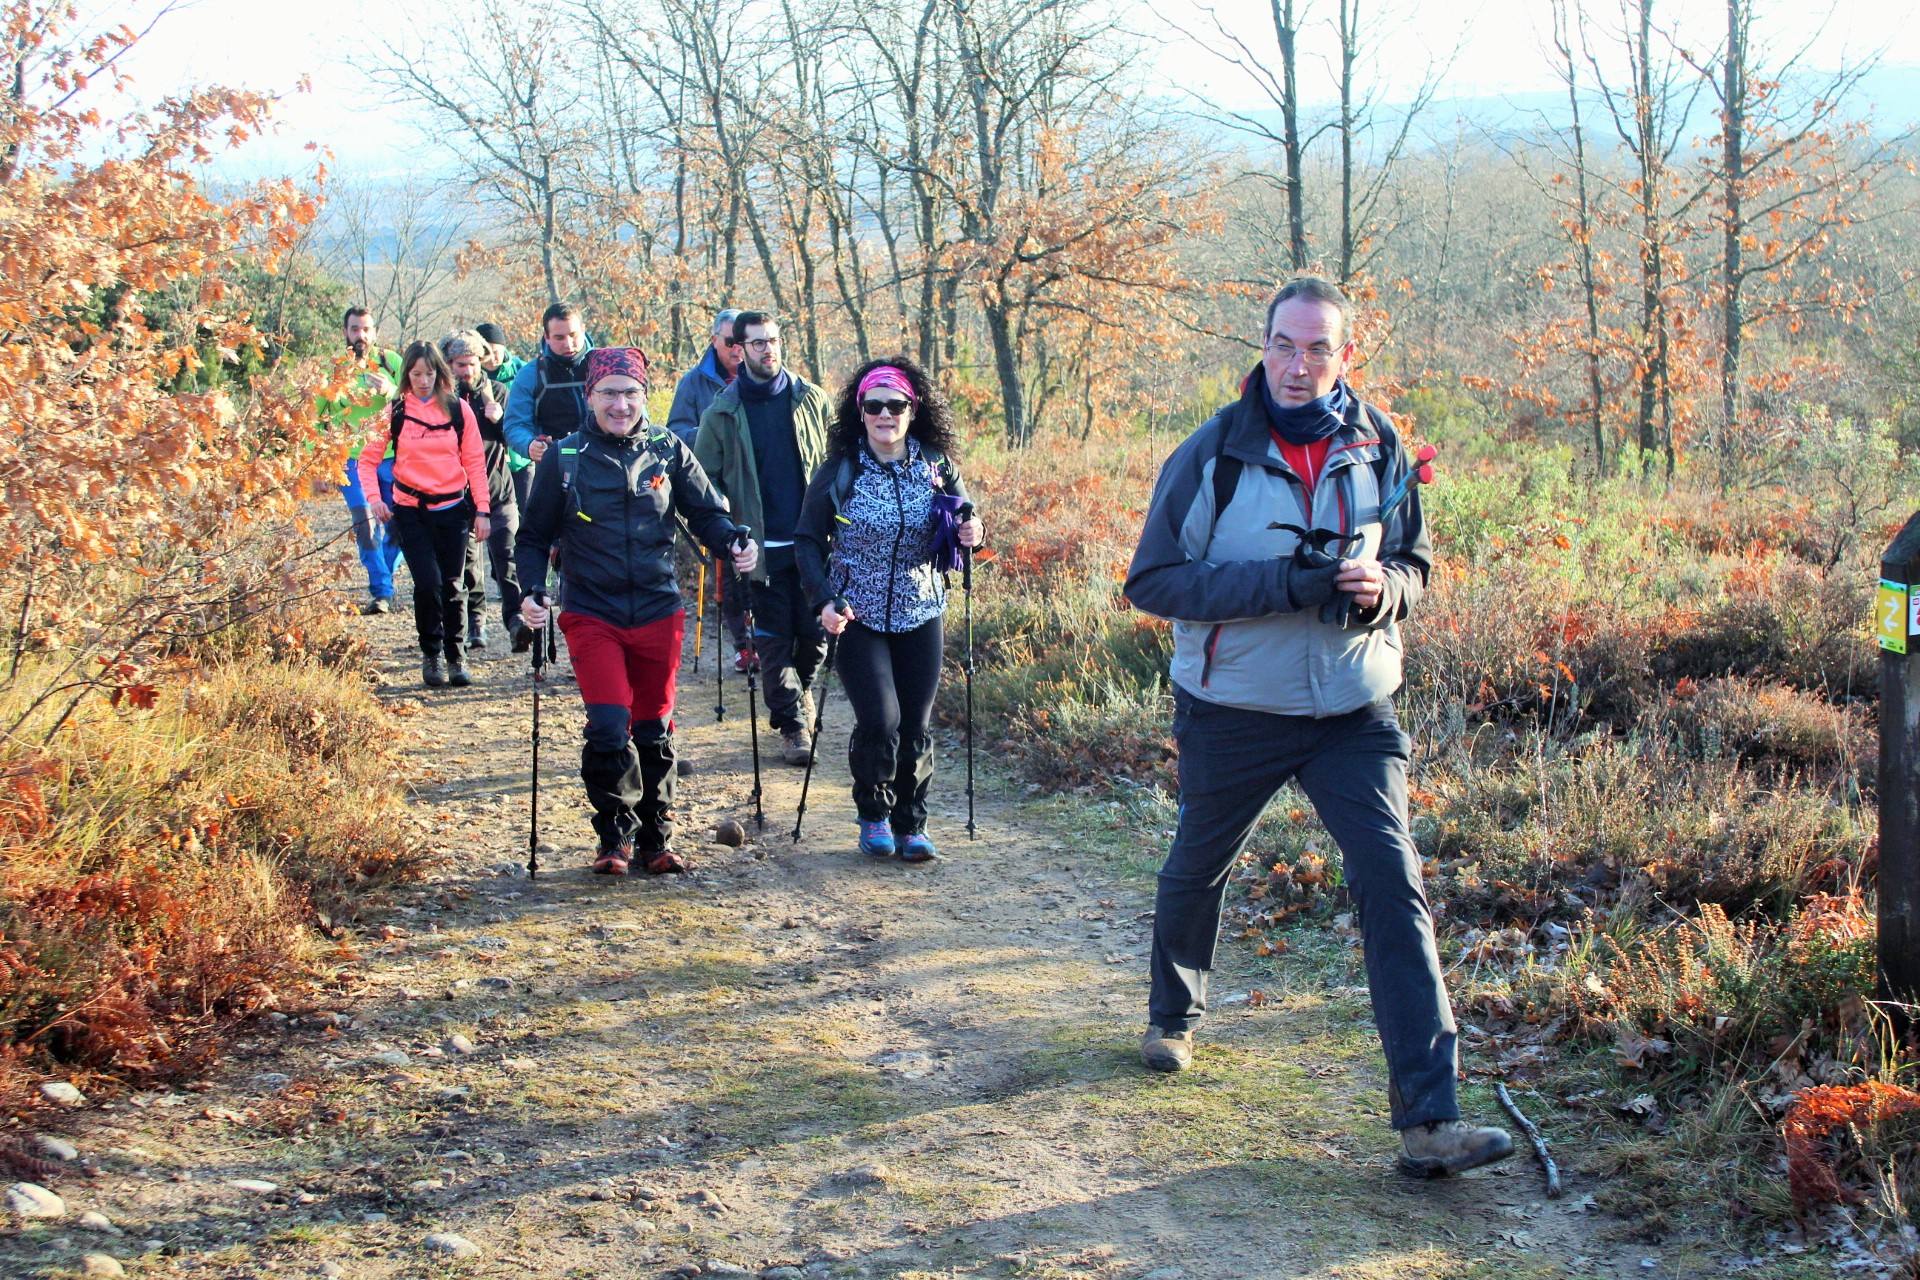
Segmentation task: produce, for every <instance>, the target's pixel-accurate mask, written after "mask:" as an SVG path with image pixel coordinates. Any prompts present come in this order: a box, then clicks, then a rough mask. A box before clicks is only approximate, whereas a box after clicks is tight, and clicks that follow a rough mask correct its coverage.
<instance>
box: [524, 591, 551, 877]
mask: <svg viewBox="0 0 1920 1280" xmlns="http://www.w3.org/2000/svg"><path fill="white" fill-rule="evenodd" d="M535 599H536V600H537V602H538V603H540V604H543V605H544V604H545V603H546V600H547V597H546V593H545V592H541V593H540V594H539V595H538V596H536V597H535ZM543 640H544V643H542V641H543ZM555 657H556V650H555V646H554V639H553V615H552V614H551V613H549V614H548V615H547V626H546V635H545V636H544V637H543V636H535V637H534V638H533V807H532V811H531V813H530V814H529V815H528V819H527V879H529V880H535V879H538V878H539V876H540V684H541V682H542V680H544V679H545V677H546V669H547V664H548V663H549V662H552V661H553V660H554V658H555Z"/></svg>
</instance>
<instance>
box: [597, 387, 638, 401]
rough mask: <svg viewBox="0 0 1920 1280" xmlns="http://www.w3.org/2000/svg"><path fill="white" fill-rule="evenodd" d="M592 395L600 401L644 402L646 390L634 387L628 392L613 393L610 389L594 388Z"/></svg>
mask: <svg viewBox="0 0 1920 1280" xmlns="http://www.w3.org/2000/svg"><path fill="white" fill-rule="evenodd" d="M593 394H595V395H597V396H599V397H600V398H601V399H602V400H644V399H646V398H647V393H646V389H645V388H643V387H634V388H633V389H631V390H628V391H615V390H614V389H613V388H612V387H595V388H594V389H593Z"/></svg>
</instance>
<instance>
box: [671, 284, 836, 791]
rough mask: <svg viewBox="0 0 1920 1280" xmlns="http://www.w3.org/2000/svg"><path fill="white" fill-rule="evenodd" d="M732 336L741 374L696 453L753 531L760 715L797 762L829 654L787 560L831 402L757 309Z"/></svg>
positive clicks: (706, 425)
mask: <svg viewBox="0 0 1920 1280" xmlns="http://www.w3.org/2000/svg"><path fill="white" fill-rule="evenodd" d="M733 338H734V340H735V341H736V342H738V343H739V344H740V350H741V352H742V355H743V359H742V361H741V364H740V375H739V376H738V377H736V378H735V379H734V380H733V381H732V382H731V383H729V384H727V386H726V387H724V388H723V389H722V390H721V391H720V393H719V394H718V395H716V396H715V397H714V399H713V403H712V404H710V405H708V406H707V410H706V412H705V413H703V414H701V415H700V432H699V434H698V435H697V436H696V437H695V439H694V446H693V452H694V456H695V457H696V458H698V459H699V462H700V465H701V467H702V468H704V469H705V471H706V473H707V476H708V478H709V479H711V480H712V481H713V483H714V486H715V487H716V488H717V489H719V490H720V492H721V493H722V494H723V495H724V496H725V497H726V499H727V501H728V503H729V504H730V506H731V513H732V516H733V520H734V523H735V524H741V525H746V526H748V527H750V528H751V529H752V530H753V533H754V537H755V539H756V540H757V541H758V542H759V544H760V548H761V550H760V563H759V565H758V567H756V568H755V569H754V571H753V584H754V585H753V591H752V607H753V644H754V649H755V651H756V652H757V653H758V654H759V656H760V671H761V674H762V676H763V687H764V688H765V689H766V693H767V719H768V721H769V722H770V723H771V724H772V726H773V728H774V731H775V732H776V733H778V734H779V735H780V738H781V743H782V746H781V753H782V756H783V758H784V759H785V760H786V762H787V763H788V764H796V765H804V764H805V763H806V762H807V758H808V756H809V754H810V749H811V746H812V740H811V738H810V737H809V734H810V733H811V731H812V725H813V696H812V693H811V692H810V690H811V688H812V685H813V674H814V672H815V671H816V670H817V669H818V668H819V666H820V660H821V658H822V657H824V656H825V655H826V652H827V636H826V632H824V631H823V630H821V628H820V619H819V618H818V617H817V616H816V615H815V614H814V612H813V610H811V609H809V608H808V607H807V596H806V592H805V591H804V590H802V589H801V586H800V571H799V569H798V568H797V567H796V565H795V563H794V556H793V530H794V526H795V525H796V524H797V523H798V522H799V519H800V499H801V498H802V496H804V495H805V493H806V491H807V482H808V481H809V480H810V479H812V478H813V473H814V470H815V469H816V468H818V467H819V465H820V462H821V460H822V459H823V458H825V457H826V453H827V430H828V424H829V423H830V421H831V420H832V417H833V406H832V404H831V403H830V402H829V400H828V398H827V393H826V392H825V391H822V390H821V389H820V388H819V387H816V386H814V385H813V384H812V383H810V382H808V381H806V380H805V379H803V378H801V377H799V376H797V375H795V374H792V373H789V372H788V371H787V370H786V369H785V368H784V367H782V363H781V358H780V325H779V323H778V322H777V321H776V320H774V319H773V317H771V316H769V315H768V314H767V313H766V312H764V311H742V312H741V313H740V314H739V315H737V316H735V317H734V320H733Z"/></svg>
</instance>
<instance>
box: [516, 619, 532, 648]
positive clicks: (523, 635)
mask: <svg viewBox="0 0 1920 1280" xmlns="http://www.w3.org/2000/svg"><path fill="white" fill-rule="evenodd" d="M533 638H534V637H533V628H532V627H530V626H528V625H527V624H526V623H524V622H516V623H514V624H513V651H514V652H515V653H525V652H526V651H527V650H529V649H531V648H533Z"/></svg>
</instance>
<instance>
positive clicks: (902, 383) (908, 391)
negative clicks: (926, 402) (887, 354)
mask: <svg viewBox="0 0 1920 1280" xmlns="http://www.w3.org/2000/svg"><path fill="white" fill-rule="evenodd" d="M875 387H892V388H893V389H894V390H895V391H898V392H901V393H902V394H904V395H905V396H906V397H907V399H909V400H918V399H919V398H920V397H919V396H916V395H915V394H914V393H913V383H912V382H911V381H909V380H908V378H907V375H906V374H904V373H902V372H901V371H900V370H898V369H896V368H894V367H893V366H892V365H890V364H883V365H881V366H880V367H879V368H877V369H872V370H869V371H868V373H867V376H866V377H864V378H862V379H860V389H859V390H858V391H857V392H855V395H856V397H863V396H865V395H866V394H867V392H869V391H871V390H873V389H874V388H875Z"/></svg>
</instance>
